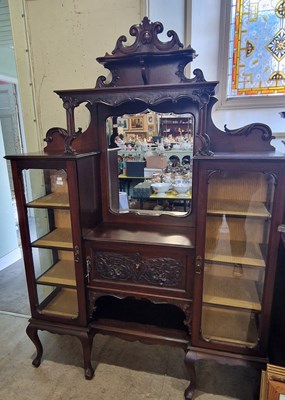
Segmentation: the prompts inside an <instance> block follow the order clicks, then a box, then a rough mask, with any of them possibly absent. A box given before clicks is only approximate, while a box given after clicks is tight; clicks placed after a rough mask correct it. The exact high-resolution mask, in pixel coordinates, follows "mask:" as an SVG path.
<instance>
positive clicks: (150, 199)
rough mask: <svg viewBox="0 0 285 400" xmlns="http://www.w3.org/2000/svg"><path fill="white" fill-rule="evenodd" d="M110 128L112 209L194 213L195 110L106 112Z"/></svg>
mask: <svg viewBox="0 0 285 400" xmlns="http://www.w3.org/2000/svg"><path fill="white" fill-rule="evenodd" d="M106 132H107V136H108V143H109V150H108V156H109V163H108V164H109V188H110V193H111V195H110V209H111V211H112V212H114V213H137V214H141V215H155V216H159V215H164V214H168V215H173V216H185V215H187V214H189V212H190V211H191V202H192V158H193V133H194V118H193V115H192V114H179V115H178V114H174V113H167V114H166V113H157V112H154V111H150V110H147V111H146V112H144V113H140V114H124V115H122V116H120V117H113V116H112V117H109V118H107V121H106ZM114 170H115V171H114Z"/></svg>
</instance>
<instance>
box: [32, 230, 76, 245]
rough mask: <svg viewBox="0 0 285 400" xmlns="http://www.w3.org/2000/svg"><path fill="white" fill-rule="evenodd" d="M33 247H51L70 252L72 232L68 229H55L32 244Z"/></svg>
mask: <svg viewBox="0 0 285 400" xmlns="http://www.w3.org/2000/svg"><path fill="white" fill-rule="evenodd" d="M32 246H33V247H52V248H57V249H66V250H72V249H73V243H72V232H71V229H69V228H57V229H55V230H53V231H52V232H50V233H48V234H47V235H45V236H42V237H41V238H40V239H38V240H35V241H34V242H33V243H32Z"/></svg>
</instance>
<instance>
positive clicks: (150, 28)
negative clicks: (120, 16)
mask: <svg viewBox="0 0 285 400" xmlns="http://www.w3.org/2000/svg"><path fill="white" fill-rule="evenodd" d="M163 30H164V27H163V25H162V23H161V22H150V20H149V19H148V18H147V17H144V19H143V20H142V23H141V24H136V25H132V26H131V27H130V30H129V33H130V35H131V36H133V37H135V38H136V39H135V42H134V43H133V44H132V45H130V46H126V45H125V44H124V43H126V42H127V38H126V36H125V35H122V36H120V37H119V38H118V40H117V43H116V46H115V49H114V50H113V51H112V54H114V55H116V54H117V53H121V54H130V53H134V52H136V51H137V50H138V49H139V48H143V51H152V52H153V51H155V50H158V51H169V50H178V49H179V48H183V44H182V43H181V42H180V40H179V38H178V35H177V33H176V32H174V31H173V30H170V31H168V32H167V36H168V37H170V38H172V39H171V40H170V41H169V42H162V41H161V40H159V39H158V37H157V35H158V34H159V33H161V32H163Z"/></svg>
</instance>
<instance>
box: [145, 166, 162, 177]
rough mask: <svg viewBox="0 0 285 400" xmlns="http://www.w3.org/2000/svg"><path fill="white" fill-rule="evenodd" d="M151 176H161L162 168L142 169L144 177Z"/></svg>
mask: <svg viewBox="0 0 285 400" xmlns="http://www.w3.org/2000/svg"><path fill="white" fill-rule="evenodd" d="M153 174H160V175H162V174H163V169H162V168H145V169H144V177H145V178H151V177H152V175H153Z"/></svg>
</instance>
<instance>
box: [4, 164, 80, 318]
mask: <svg viewBox="0 0 285 400" xmlns="http://www.w3.org/2000/svg"><path fill="white" fill-rule="evenodd" d="M12 167H13V174H14V184H15V190H16V199H17V207H18V213H19V219H20V221H21V224H20V230H21V238H22V244H23V255H24V260H25V268H26V275H27V284H28V289H29V297H30V305H31V312H32V316H33V317H35V318H40V319H47V320H58V321H62V322H65V323H72V324H74V323H78V324H82V323H83V324H84V323H85V318H86V317H85V314H86V313H85V297H84V296H82V295H80V293H81V292H82V291H83V290H84V289H83V288H82V285H83V274H84V273H83V270H82V267H81V266H80V264H81V231H80V224H79V197H78V196H79V194H78V187H77V163H76V162H75V161H74V162H73V161H56V162H54V160H52V161H50V162H49V161H47V160H44V161H43V160H40V159H35V160H30V161H29V160H28V161H27V160H20V161H18V162H16V161H12Z"/></svg>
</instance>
